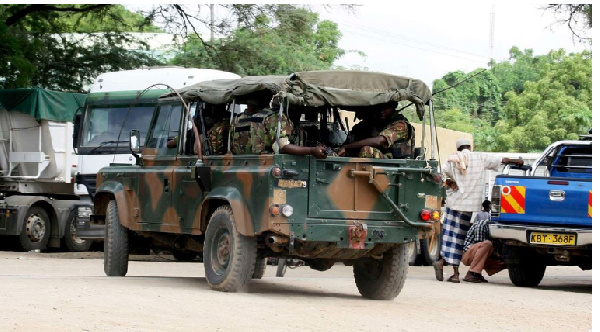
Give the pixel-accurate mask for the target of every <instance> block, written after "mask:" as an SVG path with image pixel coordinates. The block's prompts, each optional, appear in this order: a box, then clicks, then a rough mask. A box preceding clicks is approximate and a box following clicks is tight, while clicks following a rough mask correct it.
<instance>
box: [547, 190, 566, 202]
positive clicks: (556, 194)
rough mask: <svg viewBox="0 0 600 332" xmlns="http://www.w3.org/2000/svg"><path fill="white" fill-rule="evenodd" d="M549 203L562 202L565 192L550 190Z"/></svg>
mask: <svg viewBox="0 0 600 332" xmlns="http://www.w3.org/2000/svg"><path fill="white" fill-rule="evenodd" d="M550 200H551V201H564V200H565V191H564V190H550Z"/></svg>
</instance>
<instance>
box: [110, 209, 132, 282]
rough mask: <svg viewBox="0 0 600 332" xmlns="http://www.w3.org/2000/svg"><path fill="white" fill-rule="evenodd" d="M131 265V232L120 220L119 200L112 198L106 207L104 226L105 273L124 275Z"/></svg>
mask: <svg viewBox="0 0 600 332" xmlns="http://www.w3.org/2000/svg"><path fill="white" fill-rule="evenodd" d="M128 265H129V233H128V231H127V228H125V227H123V225H121V223H120V222H119V214H118V210H117V202H115V201H114V200H111V201H110V202H109V203H108V207H107V208H106V227H105V228H104V273H106V275H107V276H124V275H125V274H127V268H128Z"/></svg>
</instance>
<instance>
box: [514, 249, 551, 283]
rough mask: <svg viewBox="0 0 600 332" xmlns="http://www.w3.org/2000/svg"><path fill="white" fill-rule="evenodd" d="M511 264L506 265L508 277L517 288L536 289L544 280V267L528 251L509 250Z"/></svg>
mask: <svg viewBox="0 0 600 332" xmlns="http://www.w3.org/2000/svg"><path fill="white" fill-rule="evenodd" d="M509 258H510V260H509V261H511V262H514V261H516V263H511V264H509V265H508V276H509V277H510V281H511V282H512V283H513V285H515V286H517V287H536V286H537V285H539V283H540V282H541V281H542V279H543V278H544V273H545V272H546V265H545V264H543V263H541V262H540V261H539V260H540V259H541V258H538V259H536V257H535V254H533V253H531V252H530V251H528V250H519V249H518V248H511V249H510V251H509Z"/></svg>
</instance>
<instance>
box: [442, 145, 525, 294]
mask: <svg viewBox="0 0 600 332" xmlns="http://www.w3.org/2000/svg"><path fill="white" fill-rule="evenodd" d="M456 151H457V152H455V153H454V154H452V155H450V156H449V157H448V160H447V161H446V162H445V163H444V165H443V166H442V172H443V173H444V176H445V177H446V187H447V189H446V217H445V219H444V222H443V229H442V248H441V256H442V258H441V259H440V260H439V261H437V262H435V263H433V268H434V270H435V277H436V279H437V280H439V281H442V280H443V278H444V274H443V266H444V264H449V265H452V267H453V269H454V274H453V275H451V276H450V277H449V278H448V281H450V282H454V283H459V282H460V279H459V273H458V267H459V265H460V262H461V258H462V255H463V252H464V249H463V245H464V242H465V236H466V234H467V231H468V230H469V226H470V223H471V216H472V215H473V212H477V211H480V204H481V201H482V200H483V197H482V196H483V187H484V185H485V183H484V172H485V170H497V169H498V167H499V166H500V164H509V163H510V164H517V165H523V160H521V159H510V158H500V157H497V156H496V155H493V154H490V153H485V152H471V141H470V140H468V139H459V140H458V141H457V142H456Z"/></svg>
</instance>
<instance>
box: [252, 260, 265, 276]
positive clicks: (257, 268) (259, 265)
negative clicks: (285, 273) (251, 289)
mask: <svg viewBox="0 0 600 332" xmlns="http://www.w3.org/2000/svg"><path fill="white" fill-rule="evenodd" d="M266 270H267V259H266V258H263V259H257V260H256V264H254V273H253V274H252V279H261V278H262V277H263V276H264V275H265V271H266Z"/></svg>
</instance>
